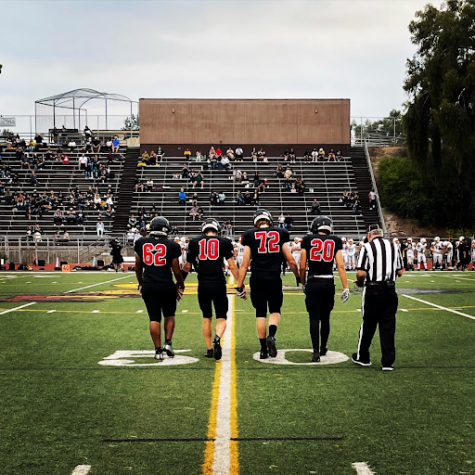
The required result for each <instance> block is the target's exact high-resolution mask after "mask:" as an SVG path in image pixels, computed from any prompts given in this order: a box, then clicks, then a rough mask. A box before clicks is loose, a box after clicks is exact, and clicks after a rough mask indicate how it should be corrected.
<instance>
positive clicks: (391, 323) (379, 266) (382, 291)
mask: <svg viewBox="0 0 475 475" xmlns="http://www.w3.org/2000/svg"><path fill="white" fill-rule="evenodd" d="M403 268H404V266H403V261H402V256H401V252H400V251H399V248H398V247H397V245H396V244H394V243H392V242H390V241H389V240H388V239H385V238H383V231H382V230H381V229H380V228H379V226H378V225H371V226H370V227H369V229H368V242H366V243H365V244H363V247H362V248H361V252H360V256H359V259H358V268H357V273H356V281H355V283H356V285H357V286H358V287H364V289H363V298H362V302H361V315H362V317H363V322H362V324H361V328H360V332H359V338H358V349H357V351H356V353H353V356H352V359H353V362H354V363H356V364H359V365H361V366H370V365H371V359H370V354H369V348H370V346H371V341H372V340H373V336H374V334H375V332H376V327H377V326H378V324H379V338H380V341H381V353H382V357H381V365H382V369H383V371H392V370H393V364H394V360H395V359H396V349H395V345H394V335H395V332H396V312H397V306H398V297H397V293H396V282H395V281H396V278H397V277H400V276H401V275H402V273H403V272H404V270H403Z"/></svg>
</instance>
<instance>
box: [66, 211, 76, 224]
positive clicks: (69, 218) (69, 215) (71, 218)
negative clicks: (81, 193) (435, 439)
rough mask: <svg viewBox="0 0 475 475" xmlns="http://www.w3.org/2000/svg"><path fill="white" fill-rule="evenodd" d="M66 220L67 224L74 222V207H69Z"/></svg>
mask: <svg viewBox="0 0 475 475" xmlns="http://www.w3.org/2000/svg"><path fill="white" fill-rule="evenodd" d="M66 222H67V223H68V224H76V211H74V208H69V211H68V213H67V215H66Z"/></svg>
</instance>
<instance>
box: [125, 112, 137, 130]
mask: <svg viewBox="0 0 475 475" xmlns="http://www.w3.org/2000/svg"><path fill="white" fill-rule="evenodd" d="M122 130H140V115H139V114H137V115H134V114H132V115H131V116H130V117H126V118H125V120H124V127H122Z"/></svg>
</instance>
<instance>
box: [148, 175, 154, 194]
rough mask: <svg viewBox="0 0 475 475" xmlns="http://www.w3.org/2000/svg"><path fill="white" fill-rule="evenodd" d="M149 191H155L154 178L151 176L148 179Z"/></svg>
mask: <svg viewBox="0 0 475 475" xmlns="http://www.w3.org/2000/svg"><path fill="white" fill-rule="evenodd" d="M147 191H148V192H149V193H150V192H152V191H153V180H152V178H149V179H148V180H147Z"/></svg>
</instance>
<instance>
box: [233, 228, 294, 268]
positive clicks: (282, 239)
mask: <svg viewBox="0 0 475 475" xmlns="http://www.w3.org/2000/svg"><path fill="white" fill-rule="evenodd" d="M289 240H290V234H289V232H288V231H287V230H286V229H284V228H276V227H274V226H271V227H268V228H252V229H249V230H247V231H246V232H245V233H244V234H243V236H242V241H241V242H242V245H243V246H249V247H250V248H251V266H252V271H263V272H275V273H278V274H280V271H281V269H282V261H283V259H284V260H285V258H284V257H283V254H282V246H283V245H284V244H285V243H286V242H289Z"/></svg>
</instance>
